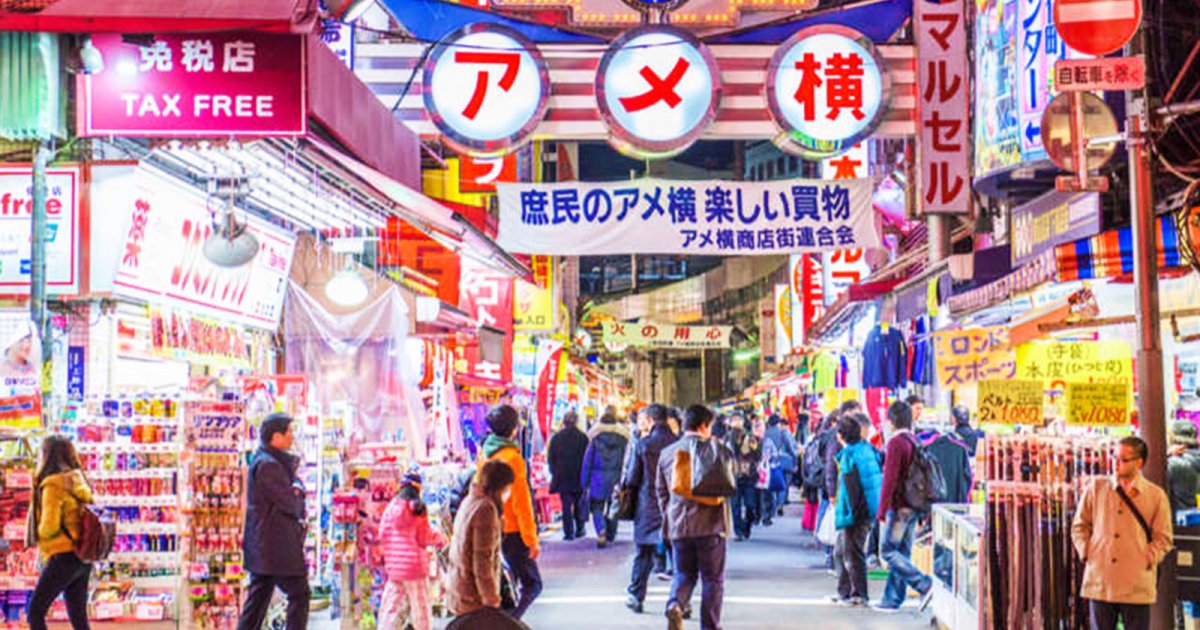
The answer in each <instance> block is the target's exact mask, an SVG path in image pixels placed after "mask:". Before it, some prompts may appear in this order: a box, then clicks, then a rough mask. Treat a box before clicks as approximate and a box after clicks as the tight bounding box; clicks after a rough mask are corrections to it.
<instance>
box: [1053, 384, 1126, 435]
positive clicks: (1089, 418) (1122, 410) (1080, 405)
mask: <svg viewBox="0 0 1200 630" xmlns="http://www.w3.org/2000/svg"><path fill="white" fill-rule="evenodd" d="M1067 424H1069V425H1074V426H1083V427H1123V426H1126V425H1128V424H1129V385H1127V384H1125V383H1067Z"/></svg>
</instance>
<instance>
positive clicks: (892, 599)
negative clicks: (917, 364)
mask: <svg viewBox="0 0 1200 630" xmlns="http://www.w3.org/2000/svg"><path fill="white" fill-rule="evenodd" d="M888 424H889V425H890V426H891V429H892V438H891V439H890V440H888V443H887V450H886V452H885V453H886V454H885V455H884V458H883V488H882V490H881V492H880V497H879V515H878V518H879V519H880V520H882V521H884V525H883V529H881V530H880V537H881V538H882V541H881V545H880V546H881V550H880V554H881V555H882V556H883V561H884V562H885V563H887V566H888V581H887V586H886V587H885V588H884V590H883V599H882V600H881V601H880V603H879V605H877V606H875V610H877V611H879V612H885V613H890V612H896V611H898V610H900V606H901V604H903V603H904V600H905V598H906V596H907V594H908V589H909V588H910V587H911V588H913V589H914V590H916V591H917V592H918V593H920V594H921V606H922V608H924V607H925V606H927V605H928V604H929V598H930V597H931V596H932V595H933V579H932V578H930V577H929V576H928V575H925V574H924V573H921V570H920V569H918V568H917V567H916V566H914V565H913V563H912V560H911V557H912V540H913V532H914V530H915V529H916V527H917V520H918V519H919V518H920V517H921V516H922V514H920V513H918V512H917V511H916V510H915V509H913V506H911V505H909V504H908V502H907V501H905V500H904V484H905V481H906V480H907V479H908V474H909V468H910V467H911V466H912V463H913V460H914V457H915V454H916V449H917V437H916V436H915V435H913V432H912V426H913V417H912V408H910V407H909V406H908V403H906V402H903V401H899V400H898V401H896V402H894V403H892V406H891V407H889V408H888Z"/></svg>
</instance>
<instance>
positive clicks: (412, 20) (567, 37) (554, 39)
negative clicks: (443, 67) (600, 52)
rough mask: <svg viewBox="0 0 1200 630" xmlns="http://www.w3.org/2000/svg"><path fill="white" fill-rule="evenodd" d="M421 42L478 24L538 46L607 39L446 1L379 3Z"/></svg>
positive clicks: (388, 0)
mask: <svg viewBox="0 0 1200 630" xmlns="http://www.w3.org/2000/svg"><path fill="white" fill-rule="evenodd" d="M379 2H380V4H382V5H384V6H385V7H387V10H388V11H389V12H390V13H391V14H392V15H393V16H395V17H396V19H397V20H399V22H400V24H402V25H404V28H405V29H406V30H407V31H408V32H409V33H410V34H412V36H413V37H416V38H417V39H420V40H424V41H430V42H434V41H437V40H439V39H441V38H443V37H445V36H446V35H449V34H450V33H451V32H453V31H455V30H456V29H458V28H460V27H463V26H466V25H467V24H471V23H474V22H483V23H487V24H500V25H502V26H507V27H509V28H511V29H513V30H515V31H517V32H518V33H520V34H522V35H524V36H525V37H528V38H529V39H530V40H531V41H533V42H535V43H538V44H580V43H582V44H595V43H604V40H603V39H600V38H597V37H592V36H590V35H581V34H579V33H574V32H571V31H568V30H565V29H561V28H555V27H553V26H546V25H544V24H538V23H536V22H526V21H524V20H518V19H516V18H511V17H508V16H505V15H501V14H499V13H494V12H492V11H483V10H481V9H475V8H472V7H468V6H463V5H460V4H452V3H449V2H443V0H379Z"/></svg>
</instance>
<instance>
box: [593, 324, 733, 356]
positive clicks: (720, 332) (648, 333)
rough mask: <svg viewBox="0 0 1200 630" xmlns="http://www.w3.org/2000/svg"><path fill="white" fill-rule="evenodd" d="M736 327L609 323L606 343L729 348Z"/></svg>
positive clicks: (656, 346)
mask: <svg viewBox="0 0 1200 630" xmlns="http://www.w3.org/2000/svg"><path fill="white" fill-rule="evenodd" d="M732 334H733V327H732V326H676V325H674V324H659V323H654V322H638V323H624V322H605V323H604V342H605V344H607V343H609V342H610V341H612V342H616V343H623V344H626V345H627V346H631V347H634V348H676V349H711V348H728V347H729V345H730V336H731V335H732Z"/></svg>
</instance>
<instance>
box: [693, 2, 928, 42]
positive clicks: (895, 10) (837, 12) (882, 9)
mask: <svg viewBox="0 0 1200 630" xmlns="http://www.w3.org/2000/svg"><path fill="white" fill-rule="evenodd" d="M911 17H912V0H869V1H867V2H860V3H858V4H855V5H853V6H850V7H843V8H836V9H830V10H828V11H822V12H817V13H813V14H805V15H804V17H800V18H791V19H787V20H782V21H779V22H774V23H771V24H766V25H764V26H756V27H753V28H749V29H743V30H740V31H734V32H732V33H727V34H724V35H717V36H715V37H707V38H705V41H706V42H708V43H709V44H781V43H783V42H784V40H786V39H787V38H789V37H791V36H792V35H794V34H795V33H796V31H798V30H800V29H802V28H805V27H808V26H817V25H819V24H838V25H841V26H848V27H850V28H852V29H854V30H856V31H858V32H860V33H862V34H863V35H866V36H867V37H868V38H870V40H871V41H873V42H875V43H877V44H882V43H885V42H888V41H890V40H891V38H892V36H893V35H895V34H896V31H898V30H900V27H902V26H904V23H905V22H906V21H908V19H909V18H911Z"/></svg>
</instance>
